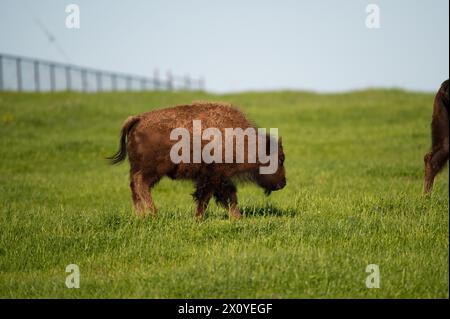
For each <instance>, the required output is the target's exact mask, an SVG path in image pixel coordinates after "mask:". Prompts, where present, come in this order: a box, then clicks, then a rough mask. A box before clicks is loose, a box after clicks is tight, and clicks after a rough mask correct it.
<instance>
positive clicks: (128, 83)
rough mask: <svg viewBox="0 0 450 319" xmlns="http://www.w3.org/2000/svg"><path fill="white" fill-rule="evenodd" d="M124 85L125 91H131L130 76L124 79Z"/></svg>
mask: <svg viewBox="0 0 450 319" xmlns="http://www.w3.org/2000/svg"><path fill="white" fill-rule="evenodd" d="M125 81H126V83H127V84H126V85H127V91H131V76H126V77H125Z"/></svg>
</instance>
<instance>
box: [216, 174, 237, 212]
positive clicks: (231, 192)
mask: <svg viewBox="0 0 450 319" xmlns="http://www.w3.org/2000/svg"><path fill="white" fill-rule="evenodd" d="M214 197H215V198H216V201H217V202H218V203H219V204H221V205H222V206H223V207H225V208H228V209H229V214H230V217H231V218H236V219H239V218H240V217H241V213H240V212H239V209H238V206H237V190H236V186H235V185H234V184H233V183H232V182H231V181H230V180H226V181H224V182H222V183H221V185H220V187H219V188H218V189H217V190H216V191H215V192H214Z"/></svg>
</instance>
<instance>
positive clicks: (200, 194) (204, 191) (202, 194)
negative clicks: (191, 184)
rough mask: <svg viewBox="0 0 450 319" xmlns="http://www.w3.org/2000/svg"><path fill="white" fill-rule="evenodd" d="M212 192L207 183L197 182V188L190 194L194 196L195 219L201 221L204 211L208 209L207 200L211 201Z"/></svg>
mask: <svg viewBox="0 0 450 319" xmlns="http://www.w3.org/2000/svg"><path fill="white" fill-rule="evenodd" d="M212 195H213V192H212V190H211V188H210V187H208V183H207V182H202V181H198V182H197V187H196V190H195V192H194V194H192V196H194V199H195V201H196V202H197V213H196V214H195V217H196V218H197V219H202V218H203V215H204V214H205V210H206V208H207V207H208V203H209V200H210V199H211V197H212Z"/></svg>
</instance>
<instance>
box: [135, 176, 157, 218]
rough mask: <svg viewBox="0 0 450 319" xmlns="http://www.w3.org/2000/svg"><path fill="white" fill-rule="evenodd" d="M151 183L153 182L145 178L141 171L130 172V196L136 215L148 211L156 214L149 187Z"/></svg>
mask: <svg viewBox="0 0 450 319" xmlns="http://www.w3.org/2000/svg"><path fill="white" fill-rule="evenodd" d="M153 184H154V182H152V181H151V180H150V179H145V178H144V176H143V175H142V173H141V172H137V173H132V174H131V182H130V188H131V196H132V198H133V203H134V208H135V210H136V213H137V215H138V216H145V215H146V213H147V212H148V211H150V214H152V215H153V216H156V207H155V204H154V203H153V199H152V196H151V194H150V187H151V186H153Z"/></svg>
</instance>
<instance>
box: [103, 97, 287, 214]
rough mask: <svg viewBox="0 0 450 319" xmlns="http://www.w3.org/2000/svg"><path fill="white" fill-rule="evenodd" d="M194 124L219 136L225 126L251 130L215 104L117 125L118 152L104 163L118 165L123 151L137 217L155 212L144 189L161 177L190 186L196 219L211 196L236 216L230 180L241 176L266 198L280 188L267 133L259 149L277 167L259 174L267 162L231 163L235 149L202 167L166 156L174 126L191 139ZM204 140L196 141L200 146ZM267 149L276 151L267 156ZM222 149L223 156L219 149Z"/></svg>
mask: <svg viewBox="0 0 450 319" xmlns="http://www.w3.org/2000/svg"><path fill="white" fill-rule="evenodd" d="M194 121H201V124H202V126H203V127H205V128H215V129H217V131H220V132H221V133H223V132H224V131H226V129H227V128H238V129H242V130H246V129H248V128H250V129H255V130H256V128H255V126H254V125H252V124H251V123H250V121H249V120H247V118H246V117H245V116H244V114H243V113H242V112H240V111H239V110H237V109H235V108H234V107H232V106H230V105H226V104H221V103H205V102H202V103H193V104H191V105H181V106H176V107H171V108H166V109H160V110H155V111H151V112H147V113H143V114H140V115H137V116H130V117H129V118H128V119H127V120H126V121H125V123H124V125H123V127H122V132H121V138H120V148H119V151H118V152H117V153H116V154H115V155H113V156H112V157H111V158H110V159H111V162H112V163H113V164H116V163H119V162H121V161H123V160H124V159H125V157H126V154H127V153H128V157H129V162H130V187H131V193H132V199H133V202H134V206H135V209H136V211H137V213H138V214H139V215H143V214H145V213H146V212H147V211H148V212H150V213H152V214H156V208H155V205H154V203H153V200H152V197H151V193H150V189H151V188H152V187H153V186H154V185H155V184H156V183H157V182H158V181H159V180H160V179H161V178H162V177H164V176H168V177H169V178H171V179H175V180H178V179H188V180H193V181H194V182H195V187H196V190H195V192H194V194H193V196H194V198H195V201H196V202H197V213H196V216H197V217H202V216H203V214H204V212H205V209H206V207H207V205H208V202H209V200H210V199H211V198H212V197H213V196H214V197H215V199H216V201H217V202H218V203H220V204H221V205H223V206H224V207H226V208H228V209H229V212H230V215H231V217H234V218H239V217H240V216H241V214H240V212H239V209H238V207H237V195H236V186H235V184H234V179H235V178H236V177H241V178H242V177H243V178H245V179H246V180H249V181H252V182H254V183H256V184H257V185H259V186H260V187H262V188H263V189H264V190H265V192H266V193H267V194H270V192H271V191H275V190H279V189H281V188H283V187H284V186H285V185H286V178H285V169H284V165H283V164H284V152H283V147H282V145H281V140H278V141H277V140H275V142H276V143H273V142H274V137H272V136H269V135H267V136H265V137H267V138H265V141H266V145H264V147H263V148H264V152H266V154H267V153H271V152H272V153H273V154H275V155H276V154H277V157H276V158H275V160H276V161H277V163H276V164H277V168H276V170H275V171H274V172H272V173H270V174H267V173H266V174H263V173H261V170H260V169H261V167H264V166H267V163H262V162H261V161H260V160H259V159H257V160H256V161H252V160H249V157H248V156H247V157H243V158H244V161H242V160H241V161H236V158H238V157H240V154H237V153H236V152H237V151H236V149H234V150H233V152H234V153H233V154H232V157H233V159H234V161H233V162H231V163H230V162H225V163H224V162H212V163H211V162H209V163H207V162H205V161H203V160H201V161H200V162H197V163H195V162H189V163H185V162H180V163H175V162H174V161H173V160H172V158H171V149H172V148H173V146H174V144H175V143H176V141H174V140H172V139H171V138H170V137H171V132H172V131H173V130H174V129H176V128H185V129H186V130H187V132H189V134H190V137H191V139H193V126H194V124H193V122H194ZM244 140H245V147H246V148H247V149H248V148H249V145H250V144H249V139H248V137H246V139H244ZM207 142H208V141H205V140H201V145H202V146H203V145H204V144H206V143H207ZM221 145H222V144H221ZM273 145H275V147H276V149H275V150H276V152H273V149H272V146H273ZM224 146H225V144H223V147H224ZM257 147H258V152H259V150H260V149H261V148H262V147H261V145H259V144H258V146H257ZM236 148H237V147H236ZM223 151H224V152H223V153H225V150H223ZM221 153H222V152H221ZM258 154H259V153H258ZM191 155H192V150H191Z"/></svg>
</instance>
